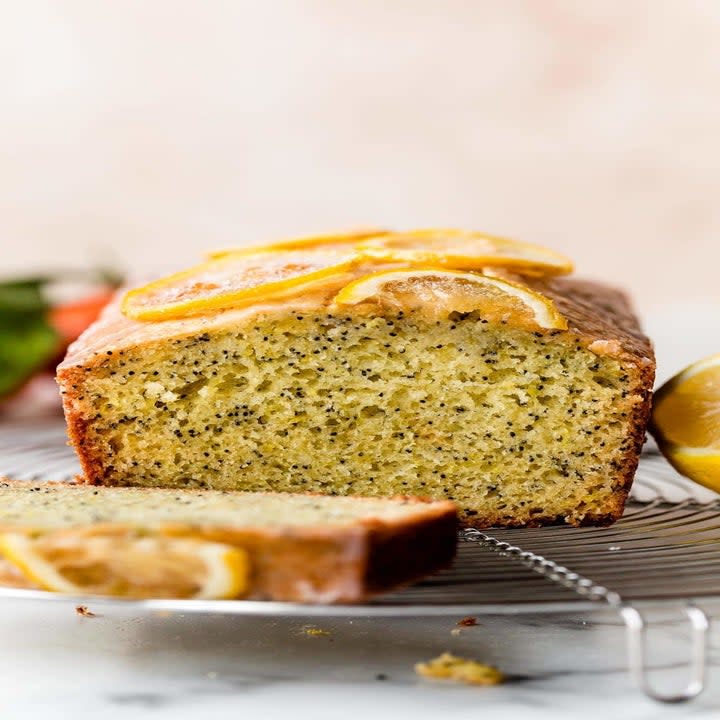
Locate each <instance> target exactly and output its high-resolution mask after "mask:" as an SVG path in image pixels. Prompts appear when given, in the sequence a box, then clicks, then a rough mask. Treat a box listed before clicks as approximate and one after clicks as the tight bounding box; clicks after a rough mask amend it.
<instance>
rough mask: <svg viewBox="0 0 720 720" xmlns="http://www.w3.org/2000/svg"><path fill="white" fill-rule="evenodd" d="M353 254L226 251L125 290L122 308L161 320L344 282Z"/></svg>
mask: <svg viewBox="0 0 720 720" xmlns="http://www.w3.org/2000/svg"><path fill="white" fill-rule="evenodd" d="M357 260H358V257H357V255H356V254H355V253H354V252H353V251H352V249H347V248H345V249H342V250H333V249H330V248H325V247H321V248H317V249H312V248H308V249H305V250H292V251H283V250H272V251H267V252H262V253H253V254H239V255H227V256H223V257H219V258H216V259H214V260H209V261H207V262H204V263H201V264H200V265H196V266H195V267H193V268H190V269H189V270H185V271H183V272H179V273H176V274H174V275H170V276H168V277H165V278H162V279H160V280H156V281H155V282H151V283H149V284H148V285H144V286H143V287H140V288H137V289H135V290H130V291H129V292H128V293H127V294H126V295H125V297H124V298H123V301H122V311H123V313H124V314H125V315H127V316H128V317H131V318H133V319H135V320H167V319H174V318H182V317H187V316H191V315H204V314H208V313H212V312H217V311H220V310H226V309H228V308H236V307H243V306H246V305H251V304H254V303H262V302H266V301H273V300H279V299H283V298H287V297H291V296H294V295H299V294H302V293H304V292H311V291H313V290H317V289H321V288H325V287H328V286H333V285H334V284H338V285H342V284H344V283H345V282H347V281H349V280H350V279H351V275H349V274H348V271H349V270H350V269H351V268H352V266H353V265H354V264H355V263H356V262H357Z"/></svg>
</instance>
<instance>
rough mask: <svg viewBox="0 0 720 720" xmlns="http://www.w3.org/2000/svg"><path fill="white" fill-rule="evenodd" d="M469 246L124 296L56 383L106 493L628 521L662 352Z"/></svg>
mask: <svg viewBox="0 0 720 720" xmlns="http://www.w3.org/2000/svg"><path fill="white" fill-rule="evenodd" d="M570 269H571V265H570V263H569V261H567V260H566V259H564V258H562V256H558V255H557V254H555V253H552V252H551V251H547V250H544V249H543V248H536V247H534V246H528V245H526V244H521V243H513V241H507V240H502V239H498V238H492V237H489V236H485V235H479V234H476V233H461V232H459V231H419V232H416V233H404V234H390V233H386V234H384V235H382V236H380V237H377V238H370V239H367V238H365V239H362V240H360V241H358V239H357V238H349V239H348V238H336V239H335V241H334V242H333V241H332V239H327V238H326V239H324V240H323V242H322V243H319V244H314V245H312V246H306V245H302V244H299V245H298V244H295V245H293V243H285V244H283V245H282V247H278V246H277V245H274V246H270V247H269V248H264V249H263V248H261V249H254V250H243V251H239V252H232V251H230V252H227V253H224V254H223V253H220V254H216V255H215V256H214V257H213V258H212V259H211V260H210V261H208V262H206V263H204V264H203V265H201V266H199V267H197V268H193V269H191V270H189V271H186V272H184V273H179V274H178V275H174V276H171V277H169V278H164V279H162V280H160V281H157V282H155V283H151V284H150V285H148V286H145V287H143V288H138V289H135V290H133V291H132V292H130V293H128V294H127V295H126V296H124V297H122V298H119V299H118V301H117V303H115V304H114V305H113V306H112V307H110V308H108V310H107V311H106V313H105V315H104V317H103V318H101V320H100V321H99V322H98V323H97V324H96V325H95V326H93V327H92V328H90V329H89V330H88V331H87V332H86V333H85V335H84V336H83V337H82V338H81V339H80V340H79V341H78V342H77V343H76V344H75V345H74V346H73V347H72V348H71V350H70V352H69V354H68V356H67V358H66V360H65V361H64V362H63V363H62V365H61V366H60V368H59V369H58V379H59V383H60V386H61V390H62V393H63V398H64V405H65V413H66V417H67V421H68V427H69V435H70V439H71V441H72V443H73V445H74V446H75V448H76V450H77V452H78V455H79V457H80V460H81V463H82V467H83V471H84V474H85V478H86V481H87V482H89V483H92V484H96V485H140V486H160V487H196V488H214V489H221V490H226V489H227V490H252V491H262V490H271V491H282V492H298V491H313V492H320V493H325V494H328V495H377V496H388V495H395V494H398V493H402V494H410V495H419V496H426V497H430V498H438V499H450V500H454V501H455V502H456V503H457V504H458V505H459V507H460V512H461V518H462V521H463V522H464V523H465V524H467V525H474V526H477V527H483V526H489V525H500V526H535V525H540V524H544V523H557V522H564V523H569V524H571V525H580V524H607V523H609V522H612V521H613V520H615V519H617V518H618V517H619V516H620V515H621V513H622V510H623V506H624V502H625V498H626V496H627V493H628V491H629V488H630V485H631V483H632V479H633V475H634V472H635V469H636V465H637V462H638V455H639V452H640V448H641V445H642V442H643V439H644V436H645V427H646V423H647V418H648V411H649V403H650V395H651V389H652V383H653V377H654V360H653V353H652V348H651V345H650V343H649V341H648V340H647V338H646V337H645V336H644V335H643V334H642V333H641V331H640V329H639V326H638V323H637V320H636V318H635V317H634V315H633V314H632V311H631V309H630V306H629V304H628V301H627V299H626V297H625V296H624V295H623V294H622V293H621V292H618V291H616V290H614V289H611V288H608V287H605V286H602V285H599V284H596V283H589V282H582V281H577V280H573V279H569V278H563V277H558V276H559V275H560V274H562V273H567V272H568V271H569V270H570Z"/></svg>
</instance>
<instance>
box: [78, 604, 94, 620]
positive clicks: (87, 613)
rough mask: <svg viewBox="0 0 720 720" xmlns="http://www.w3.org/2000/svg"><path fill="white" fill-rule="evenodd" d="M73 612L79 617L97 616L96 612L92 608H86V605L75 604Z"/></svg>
mask: <svg viewBox="0 0 720 720" xmlns="http://www.w3.org/2000/svg"><path fill="white" fill-rule="evenodd" d="M75 612H76V613H77V614H78V615H80V617H97V613H94V612H93V611H92V610H88V608H87V605H77V606H76V607H75Z"/></svg>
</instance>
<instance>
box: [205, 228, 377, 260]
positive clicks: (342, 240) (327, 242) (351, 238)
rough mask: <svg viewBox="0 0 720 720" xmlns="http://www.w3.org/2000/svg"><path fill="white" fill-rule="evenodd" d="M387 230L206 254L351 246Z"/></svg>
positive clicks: (327, 235) (364, 230)
mask: <svg viewBox="0 0 720 720" xmlns="http://www.w3.org/2000/svg"><path fill="white" fill-rule="evenodd" d="M387 233H388V230H383V229H382V228H358V229H357V230H346V231H345V232H336V233H325V234H323V235H306V236H303V237H296V238H289V239H287V240H278V241H276V242H273V243H270V244H268V245H255V246H252V245H251V246H248V247H236V248H223V249H221V250H213V251H211V252H209V253H208V254H207V257H208V258H210V259H217V258H222V257H227V256H228V255H254V254H256V253H260V252H269V251H272V250H307V249H308V248H318V247H325V248H338V249H341V248H345V249H347V248H348V247H353V246H354V245H355V244H356V243H358V242H359V241H360V240H364V239H366V238H371V237H378V236H380V235H386V234H387Z"/></svg>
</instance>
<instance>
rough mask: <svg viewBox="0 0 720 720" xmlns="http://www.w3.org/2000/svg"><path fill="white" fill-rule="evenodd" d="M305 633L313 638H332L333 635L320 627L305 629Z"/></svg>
mask: <svg viewBox="0 0 720 720" xmlns="http://www.w3.org/2000/svg"><path fill="white" fill-rule="evenodd" d="M302 631H303V633H304V634H305V635H310V636H311V637H330V636H331V635H332V633H331V632H330V631H329V630H323V629H322V628H318V627H309V626H308V627H304V628H303V630H302Z"/></svg>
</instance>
